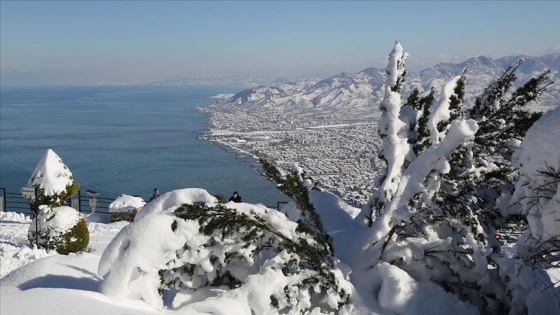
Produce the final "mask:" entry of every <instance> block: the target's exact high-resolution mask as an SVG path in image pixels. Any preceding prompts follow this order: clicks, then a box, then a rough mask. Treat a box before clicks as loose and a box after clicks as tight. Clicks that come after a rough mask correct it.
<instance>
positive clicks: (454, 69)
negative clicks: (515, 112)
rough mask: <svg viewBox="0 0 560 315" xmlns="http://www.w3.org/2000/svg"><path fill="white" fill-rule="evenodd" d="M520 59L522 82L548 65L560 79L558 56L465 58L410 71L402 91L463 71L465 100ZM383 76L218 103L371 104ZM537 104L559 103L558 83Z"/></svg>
mask: <svg viewBox="0 0 560 315" xmlns="http://www.w3.org/2000/svg"><path fill="white" fill-rule="evenodd" d="M520 58H523V59H524V61H525V62H524V63H523V65H522V66H521V67H520V69H519V70H518V76H519V79H520V80H519V81H518V82H525V81H526V80H528V79H529V78H530V77H532V76H534V75H536V74H538V73H541V72H543V71H544V70H545V69H550V70H551V71H552V73H553V75H552V77H553V80H554V81H556V82H558V79H559V77H560V54H550V55H546V56H542V57H529V56H510V57H503V58H499V59H492V58H489V57H485V56H480V57H476V58H471V59H468V60H466V61H465V62H462V63H458V64H452V63H440V64H438V65H436V66H433V67H431V68H428V69H425V70H422V71H420V72H419V73H414V72H408V73H407V76H406V79H405V82H404V83H403V85H404V86H403V91H404V92H405V93H408V91H411V90H413V89H414V88H415V87H417V88H418V89H419V90H420V91H427V90H429V89H430V87H431V86H434V87H435V88H436V91H439V90H441V87H442V85H443V84H444V83H445V82H447V81H448V80H449V79H451V78H453V77H455V76H457V75H460V74H461V72H462V71H463V69H467V80H466V94H467V95H466V99H467V100H469V99H473V98H474V97H476V95H474V92H475V91H481V90H482V88H484V87H485V86H486V85H487V84H488V83H489V82H490V81H491V80H492V79H496V78H498V77H499V76H500V75H501V74H502V73H503V71H504V70H505V69H506V68H507V67H509V66H511V65H513V64H514V63H515V61H516V60H518V59H520ZM385 77H386V74H385V71H384V70H383V69H378V68H367V69H364V70H362V71H360V72H358V73H346V72H344V73H340V74H337V75H335V76H332V77H330V78H326V79H323V80H320V81H317V80H304V81H300V82H288V83H273V84H270V85H261V86H258V87H255V88H251V89H247V90H244V91H241V92H239V93H237V94H235V95H234V96H233V97H231V98H229V99H226V100H223V101H221V103H223V104H227V105H238V106H243V107H246V108H254V107H276V108H282V107H285V108H292V109H293V108H294V107H299V108H329V109H337V108H338V109H342V108H345V109H348V108H353V107H364V106H375V105H376V104H379V102H380V101H381V99H382V98H383V93H382V89H381V87H382V86H383V84H384V83H385V80H386V78H385ZM540 104H542V105H545V106H558V105H560V86H559V85H558V84H556V85H553V86H551V87H550V88H549V89H548V93H546V95H544V96H543V97H542V99H541V101H540Z"/></svg>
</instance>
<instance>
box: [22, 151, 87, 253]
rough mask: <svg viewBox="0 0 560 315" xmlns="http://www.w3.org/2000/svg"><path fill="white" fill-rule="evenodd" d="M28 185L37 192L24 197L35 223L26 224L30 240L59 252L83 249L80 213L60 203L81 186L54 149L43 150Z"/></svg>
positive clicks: (84, 240) (84, 238) (84, 228)
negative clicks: (32, 213) (31, 209)
mask: <svg viewBox="0 0 560 315" xmlns="http://www.w3.org/2000/svg"><path fill="white" fill-rule="evenodd" d="M27 186H28V187H34V188H35V191H36V194H35V196H34V197H30V196H25V197H26V198H28V202H29V204H30V205H31V207H32V208H33V209H34V212H35V215H36V222H33V223H31V225H30V226H29V232H28V238H29V241H30V242H32V243H36V245H37V246H39V247H43V248H46V249H55V250H56V251H57V252H58V253H61V254H68V253H72V252H78V251H81V250H84V249H86V248H87V245H88V243H89V232H88V229H87V224H86V222H85V219H84V217H83V215H81V214H80V213H79V212H78V211H76V210H75V209H73V208H70V207H67V206H63V205H64V204H65V203H66V202H67V201H68V199H70V198H71V197H72V196H73V195H74V194H76V192H77V191H78V189H79V187H80V186H79V185H78V183H76V182H75V181H74V177H73V176H72V173H71V172H70V170H69V169H68V167H67V166H66V165H65V164H64V163H63V162H62V159H61V158H60V157H59V156H58V155H57V154H56V153H55V152H54V151H53V150H51V149H48V150H47V152H45V154H44V155H43V158H42V159H41V160H40V161H39V163H38V164H37V167H36V168H35V171H34V172H33V174H32V175H31V177H30V178H29V181H28V183H27Z"/></svg>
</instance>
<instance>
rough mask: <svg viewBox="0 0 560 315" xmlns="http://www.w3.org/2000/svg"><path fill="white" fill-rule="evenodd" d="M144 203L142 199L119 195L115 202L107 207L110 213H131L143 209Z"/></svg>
mask: <svg viewBox="0 0 560 315" xmlns="http://www.w3.org/2000/svg"><path fill="white" fill-rule="evenodd" d="M144 205H146V202H145V201H144V199H142V198H140V197H135V196H129V195H126V194H122V195H120V196H119V197H118V198H117V199H115V201H113V202H111V204H110V205H109V211H110V212H131V211H137V210H139V209H141V208H142V207H144Z"/></svg>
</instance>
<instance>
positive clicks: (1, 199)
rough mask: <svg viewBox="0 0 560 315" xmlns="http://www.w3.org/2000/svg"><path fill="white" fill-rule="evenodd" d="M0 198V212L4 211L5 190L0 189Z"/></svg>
mask: <svg viewBox="0 0 560 315" xmlns="http://www.w3.org/2000/svg"><path fill="white" fill-rule="evenodd" d="M0 190H2V196H0V212H4V211H6V188H0Z"/></svg>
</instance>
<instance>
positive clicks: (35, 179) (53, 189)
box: [27, 149, 73, 196]
mask: <svg viewBox="0 0 560 315" xmlns="http://www.w3.org/2000/svg"><path fill="white" fill-rule="evenodd" d="M72 182H73V180H72V172H70V170H69V169H68V167H67V166H66V165H64V163H63V162H62V159H61V158H60V157H59V156H58V155H57V154H56V153H55V152H54V151H53V150H51V149H48V150H47V152H45V154H44V155H43V157H42V158H41V160H40V161H39V163H38V164H37V167H36V168H35V171H33V174H32V175H31V177H30V178H29V181H28V182H27V187H39V188H40V189H43V190H44V194H45V196H52V195H54V194H58V193H60V192H62V191H64V190H65V189H66V186H68V185H70V184H72Z"/></svg>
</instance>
